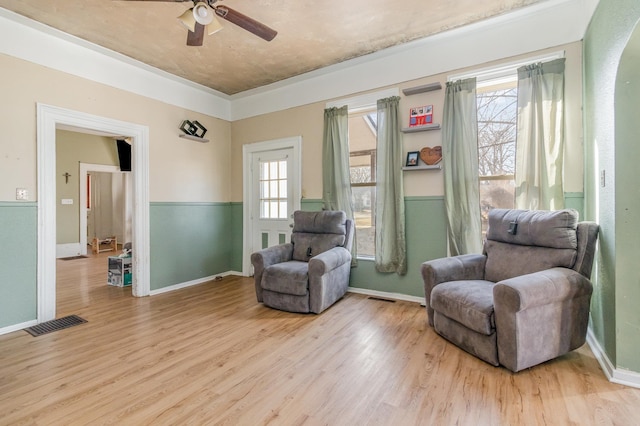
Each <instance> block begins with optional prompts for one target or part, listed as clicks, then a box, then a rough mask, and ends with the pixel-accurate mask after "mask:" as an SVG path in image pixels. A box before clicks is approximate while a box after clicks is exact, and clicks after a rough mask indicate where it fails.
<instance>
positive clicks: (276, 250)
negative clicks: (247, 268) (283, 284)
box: [251, 243, 293, 302]
mask: <svg viewBox="0 0 640 426" xmlns="http://www.w3.org/2000/svg"><path fill="white" fill-rule="evenodd" d="M292 258H293V244H291V243H286V244H280V245H277V246H273V247H268V248H266V249H263V250H260V251H257V252H255V253H252V254H251V264H252V265H253V279H254V283H255V287H256V297H257V299H258V302H262V287H261V286H260V282H261V281H262V273H263V272H264V270H265V269H266V268H267V267H269V266H271V265H275V264H276V263H282V262H288V261H289V260H291V259H292Z"/></svg>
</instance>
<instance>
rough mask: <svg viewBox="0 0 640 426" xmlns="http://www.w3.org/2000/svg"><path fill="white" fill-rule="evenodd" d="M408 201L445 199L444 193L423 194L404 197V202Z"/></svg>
mask: <svg viewBox="0 0 640 426" xmlns="http://www.w3.org/2000/svg"><path fill="white" fill-rule="evenodd" d="M407 201H444V195H422V196H411V197H404V202H405V203H406V202H407Z"/></svg>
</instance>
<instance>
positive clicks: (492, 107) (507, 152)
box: [476, 76, 517, 236]
mask: <svg viewBox="0 0 640 426" xmlns="http://www.w3.org/2000/svg"><path fill="white" fill-rule="evenodd" d="M476 96H477V106H478V166H479V175H480V214H481V216H482V235H483V236H484V234H485V233H486V231H487V226H488V215H489V210H491V209H493V208H505V209H512V208H514V200H515V181H514V173H515V160H516V119H517V82H516V80H515V76H514V79H513V81H512V82H507V83H502V84H499V85H484V86H480V87H478V89H477V94H476Z"/></svg>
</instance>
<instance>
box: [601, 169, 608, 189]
mask: <svg viewBox="0 0 640 426" xmlns="http://www.w3.org/2000/svg"><path fill="white" fill-rule="evenodd" d="M600 186H601V187H602V188H604V187H605V186H607V176H606V174H605V171H604V169H603V170H601V171H600Z"/></svg>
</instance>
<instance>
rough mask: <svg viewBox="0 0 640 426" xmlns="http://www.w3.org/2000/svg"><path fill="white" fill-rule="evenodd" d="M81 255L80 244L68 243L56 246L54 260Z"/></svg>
mask: <svg viewBox="0 0 640 426" xmlns="http://www.w3.org/2000/svg"><path fill="white" fill-rule="evenodd" d="M80 254H82V250H81V246H80V243H68V244H57V245H56V259H60V258H61V257H71V256H79V255H80Z"/></svg>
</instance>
